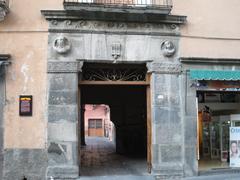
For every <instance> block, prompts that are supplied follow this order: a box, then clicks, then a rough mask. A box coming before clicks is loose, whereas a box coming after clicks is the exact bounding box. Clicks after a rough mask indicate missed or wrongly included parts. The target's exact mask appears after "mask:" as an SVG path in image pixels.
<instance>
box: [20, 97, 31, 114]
mask: <svg viewBox="0 0 240 180" xmlns="http://www.w3.org/2000/svg"><path fill="white" fill-rule="evenodd" d="M19 115H20V116H32V96H20V98H19Z"/></svg>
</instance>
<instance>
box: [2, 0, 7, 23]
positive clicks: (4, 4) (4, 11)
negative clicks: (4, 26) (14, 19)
mask: <svg viewBox="0 0 240 180" xmlns="http://www.w3.org/2000/svg"><path fill="white" fill-rule="evenodd" d="M8 12H9V8H8V3H7V1H5V0H0V21H3V20H4V18H5V16H6V15H7V13H8Z"/></svg>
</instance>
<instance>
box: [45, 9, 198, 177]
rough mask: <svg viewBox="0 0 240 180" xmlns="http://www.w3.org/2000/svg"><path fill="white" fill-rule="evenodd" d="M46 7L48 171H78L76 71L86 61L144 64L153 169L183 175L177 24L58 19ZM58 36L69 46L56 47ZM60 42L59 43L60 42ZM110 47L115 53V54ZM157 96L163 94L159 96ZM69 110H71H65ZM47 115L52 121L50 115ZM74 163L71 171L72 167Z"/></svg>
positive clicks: (78, 70) (154, 171)
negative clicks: (148, 80) (148, 79)
mask: <svg viewBox="0 0 240 180" xmlns="http://www.w3.org/2000/svg"><path fill="white" fill-rule="evenodd" d="M50 13H51V12H50V11H43V14H44V15H45V16H46V17H47V19H48V20H49V31H50V34H49V39H48V44H49V47H48V50H49V51H48V84H49V88H48V109H49V110H50V111H49V113H48V144H49V147H48V157H49V162H51V163H49V164H48V177H50V176H53V177H56V178H59V177H65V176H68V175H69V176H70V177H74V175H75V176H76V177H77V176H78V171H77V165H78V163H79V162H77V161H76V159H77V156H78V155H77V147H76V145H77V141H78V136H77V132H76V129H77V121H76V120H77V119H78V114H77V112H76V107H77V91H78V87H77V83H78V80H79V79H78V73H79V74H80V76H79V77H81V66H82V65H83V64H84V63H85V62H95V63H109V64H112V63H126V64H129V63H131V64H139V63H143V64H146V66H147V68H148V73H149V74H151V76H152V80H151V87H152V92H151V98H152V104H151V106H152V112H151V113H152V134H153V136H152V168H153V174H157V175H161V176H169V175H171V176H177V177H182V176H184V175H185V169H184V167H185V154H184V153H185V146H184V136H183V134H184V125H183V119H182V116H181V115H182V112H181V106H182V98H181V92H180V91H179V89H180V88H181V80H182V75H181V74H182V67H181V64H180V63H179V61H178V57H179V53H178V44H179V37H178V36H179V34H180V31H179V25H177V24H172V23H171V21H170V24H168V23H162V22H161V19H160V20H159V22H158V23H150V22H149V23H146V22H141V21H139V22H135V23H132V22H127V21H126V22H117V21H114V22H104V21H99V20H91V21H89V20H78V19H77V18H78V17H77V16H76V17H74V18H73V17H72V16H71V17H69V19H68V16H67V15H66V19H68V20H64V21H62V20H61V19H57V18H55V19H51V16H50ZM58 13H59V12H58ZM54 14H55V12H54V11H52V17H54ZM55 15H56V14H55ZM183 22H184V21H182V23H183ZM178 23H179V22H178ZM61 37H64V38H65V40H66V41H68V43H67V44H71V48H70V49H68V51H67V52H66V53H61V52H58V50H56V48H55V44H56V40H57V39H59V38H61ZM116 44H118V45H116ZM116 46H118V47H116ZM113 47H114V50H113ZM61 48H64V45H63V46H62V47H61ZM114 53H115V54H117V56H114ZM160 96H161V97H163V98H162V99H161V98H159V97H160ZM63 108H65V109H69V110H70V109H71V110H70V111H69V112H68V113H67V114H69V115H67V116H65V115H63V114H62V113H56V112H60V111H61V110H62V109H63ZM53 109H54V110H53ZM73 110H74V113H70V112H73ZM64 112H67V111H65V110H64ZM52 117H54V122H52V121H51V119H52ZM162 117H164V118H162ZM66 126H68V127H69V128H68V130H67V131H65V130H63V127H66ZM172 129H174V133H172V131H171V130H172ZM58 132H59V133H58ZM60 132H61V134H60ZM53 146H54V147H55V148H54V147H53ZM60 147H61V148H60ZM49 149H55V150H54V151H52V150H51V151H50V150H49ZM60 149H62V150H64V152H61V151H60ZM192 150H194V149H192ZM64 156H65V157H64ZM67 157H69V158H67ZM54 159H55V160H54ZM60 165H62V166H63V167H64V168H63V169H61V172H63V174H61V173H59V172H56V171H55V169H58V168H60V167H61V166H60ZM189 166H191V164H190V165H189ZM74 167H75V170H76V171H74V170H73V169H74ZM194 170H195V169H194ZM68 171H69V174H68ZM191 172H192V171H191ZM70 174H71V175H70ZM192 174H194V172H192Z"/></svg>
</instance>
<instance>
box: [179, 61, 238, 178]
mask: <svg viewBox="0 0 240 180" xmlns="http://www.w3.org/2000/svg"><path fill="white" fill-rule="evenodd" d="M183 62H185V64H184V70H185V71H184V72H185V78H186V108H188V107H190V104H191V105H192V107H191V108H192V109H190V110H189V109H186V112H188V111H189V112H190V111H191V112H190V113H189V112H188V113H189V114H191V116H192V118H190V119H191V120H192V121H193V124H192V127H194V129H195V131H196V144H197V145H196V149H195V150H196V162H195V164H196V170H197V172H198V174H205V173H215V172H216V171H218V172H221V171H229V172H231V171H238V170H239V168H240V127H239V126H240V81H239V80H240V71H239V66H238V65H237V64H234V65H228V64H227V60H226V61H224V62H225V63H222V64H221V63H218V64H217V63H215V62H213V60H212V61H211V60H210V61H209V62H210V63H205V64H208V65H203V64H196V63H193V62H191V63H189V61H186V59H185V61H184V60H183ZM186 62H187V63H186ZM194 96H195V98H194ZM193 105H194V106H193ZM194 117H195V119H194ZM187 121H188V120H187ZM186 123H189V122H186ZM185 125H186V124H185ZM188 127H189V128H190V125H189V124H187V125H186V126H185V128H186V129H187V128H188Z"/></svg>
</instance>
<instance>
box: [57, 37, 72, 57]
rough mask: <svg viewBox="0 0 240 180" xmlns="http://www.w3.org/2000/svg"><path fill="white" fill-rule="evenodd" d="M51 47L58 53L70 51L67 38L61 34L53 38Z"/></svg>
mask: <svg viewBox="0 0 240 180" xmlns="http://www.w3.org/2000/svg"><path fill="white" fill-rule="evenodd" d="M53 49H54V50H55V51H56V52H57V53H59V54H64V53H67V52H68V51H70V49H71V43H70V41H69V40H68V38H66V37H65V36H63V35H60V36H59V37H57V38H56V39H55V40H54V42H53Z"/></svg>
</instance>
